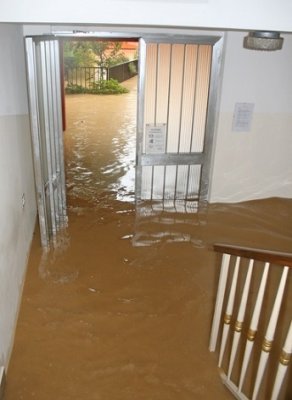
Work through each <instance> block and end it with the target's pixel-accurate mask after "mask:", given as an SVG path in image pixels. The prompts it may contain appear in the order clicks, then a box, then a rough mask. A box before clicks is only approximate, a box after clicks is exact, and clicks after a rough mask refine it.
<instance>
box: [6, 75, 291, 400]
mask: <svg viewBox="0 0 292 400" xmlns="http://www.w3.org/2000/svg"><path fill="white" fill-rule="evenodd" d="M127 85H128V86H129V88H130V89H131V91H130V93H129V94H126V95H123V96H90V95H79V96H77V95H72V96H68V98H67V100H66V101H67V118H68V121H67V122H68V129H67V131H66V133H65V150H66V173H67V190H68V214H69V226H68V229H66V230H64V231H63V232H62V233H61V234H60V236H59V238H58V242H57V246H56V248H55V249H53V250H51V251H50V252H43V251H42V249H41V247H40V238H39V233H38V230H37V229H36V232H35V235H34V238H33V243H32V248H31V253H30V258H29V263H28V271H27V276H26V281H25V286H24V292H23V299H22V304H21V310H20V314H19V320H18V325H17V330H16V336H15V345H14V349H13V353H12V357H11V361H10V366H9V370H8V377H7V385H6V394H5V399H6V400H31V399H37V400H52V399H54V400H66V399H68V400H69V399H84V400H85V399H86V400H132V399H135V400H136V399H137V400H140V399H141V400H143V399H145V400H146V399H147V400H150V399H151V400H156V399H157V400H158V399H159V400H188V399H192V400H193V399H219V400H220V399H231V398H232V396H231V395H230V393H229V392H228V391H227V390H226V389H225V388H224V387H223V385H222V384H221V381H220V378H219V374H218V370H217V367H216V359H217V357H216V356H215V355H214V354H210V353H209V351H208V340H209V333H210V324H211V313H212V310H213V306H214V296H215V290H216V289H215V283H216V281H217V278H218V267H219V262H220V260H219V259H218V256H217V255H216V254H215V253H214V252H213V251H212V243H214V242H218V241H220V242H228V243H234V244H240V245H248V246H255V247H261V248H268V249H273V250H278V251H286V252H289V251H291V249H292V212H291V210H292V200H288V199H278V198H273V199H266V200H260V201H251V202H244V203H239V204H229V205H226V204H212V205H209V206H207V207H205V208H204V209H202V210H199V211H198V212H197V213H190V214H186V213H174V212H173V213H165V212H153V211H152V210H151V208H149V207H146V208H145V207H144V208H143V207H142V208H141V209H139V210H136V209H135V204H134V202H133V199H134V159H135V124H136V110H135V104H136V83H135V80H131V81H130V82H128V83H127ZM149 209H150V212H149ZM145 210H146V211H145ZM289 284H290V289H291V279H290V283H289Z"/></svg>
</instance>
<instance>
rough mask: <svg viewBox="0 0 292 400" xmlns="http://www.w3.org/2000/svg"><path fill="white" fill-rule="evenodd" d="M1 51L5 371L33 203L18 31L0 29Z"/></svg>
mask: <svg viewBox="0 0 292 400" xmlns="http://www.w3.org/2000/svg"><path fill="white" fill-rule="evenodd" d="M0 49H1V63H0V185H1V196H0V364H3V363H4V364H5V366H7V363H8V360H9V355H10V351H11V348H12V344H13V335H14V329H15V324H16V319H17V312H18V307H19V303H20V296H21V290H22V285H23V280H24V274H25V269H26V264H27V257H28V252H29V247H30V243H31V238H32V233H33V229H34V224H35V217H36V204H35V192H34V181H33V169H32V156H31V141H30V129H29V119H28V105H27V98H26V75H25V64H24V48H23V34H22V27H21V26H17V25H3V24H0ZM23 195H24V200H25V204H24V207H23V204H22V203H23Z"/></svg>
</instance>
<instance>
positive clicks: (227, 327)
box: [218, 257, 240, 367]
mask: <svg viewBox="0 0 292 400" xmlns="http://www.w3.org/2000/svg"><path fill="white" fill-rule="evenodd" d="M239 264H240V257H236V262H235V267H234V272H233V277H232V283H231V288H230V293H229V297H228V303H227V307H226V311H225V315H224V325H223V333H222V339H221V346H220V353H219V362H218V366H219V367H221V364H222V360H223V356H224V352H225V347H226V342H227V337H228V334H229V330H230V322H231V318H232V313H233V306H234V300H235V292H236V286H237V280H238V272H239Z"/></svg>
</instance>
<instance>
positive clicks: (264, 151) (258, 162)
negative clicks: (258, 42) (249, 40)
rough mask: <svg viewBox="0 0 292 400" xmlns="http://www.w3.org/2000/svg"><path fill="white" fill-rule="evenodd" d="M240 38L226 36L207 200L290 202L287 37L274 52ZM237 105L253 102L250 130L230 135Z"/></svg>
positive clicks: (291, 85)
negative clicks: (278, 199) (246, 45)
mask: <svg viewBox="0 0 292 400" xmlns="http://www.w3.org/2000/svg"><path fill="white" fill-rule="evenodd" d="M243 37H244V34H243V33H240V32H232V33H231V32H229V33H228V35H227V41H226V53H225V62H224V68H223V82H222V90H221V103H220V109H219V121H218V129H217V141H216V142H215V146H214V147H215V154H214V165H213V176H212V190H211V196H210V201H211V202H238V201H243V200H252V199H259V198H267V197H289V198H292V162H291V157H292V135H291V126H292V80H291V71H292V53H291V47H292V35H283V37H284V46H283V49H282V50H281V51H275V52H261V51H252V50H246V49H244V48H243V47H242V41H243ZM237 102H239V103H254V115H253V119H252V124H251V129H250V131H249V132H233V131H232V119H233V112H234V106H235V103H237Z"/></svg>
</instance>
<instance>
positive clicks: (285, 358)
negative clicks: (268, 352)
mask: <svg viewBox="0 0 292 400" xmlns="http://www.w3.org/2000/svg"><path fill="white" fill-rule="evenodd" d="M291 355H292V321H291V322H290V327H289V330H288V334H287V337H286V340H285V344H284V347H283V349H282V352H281V356H280V360H279V366H278V371H277V375H276V379H275V383H274V387H273V392H272V396H271V400H277V399H278V396H279V393H280V390H281V387H282V383H283V380H284V378H285V374H286V372H287V369H288V365H289V363H290V360H291Z"/></svg>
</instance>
